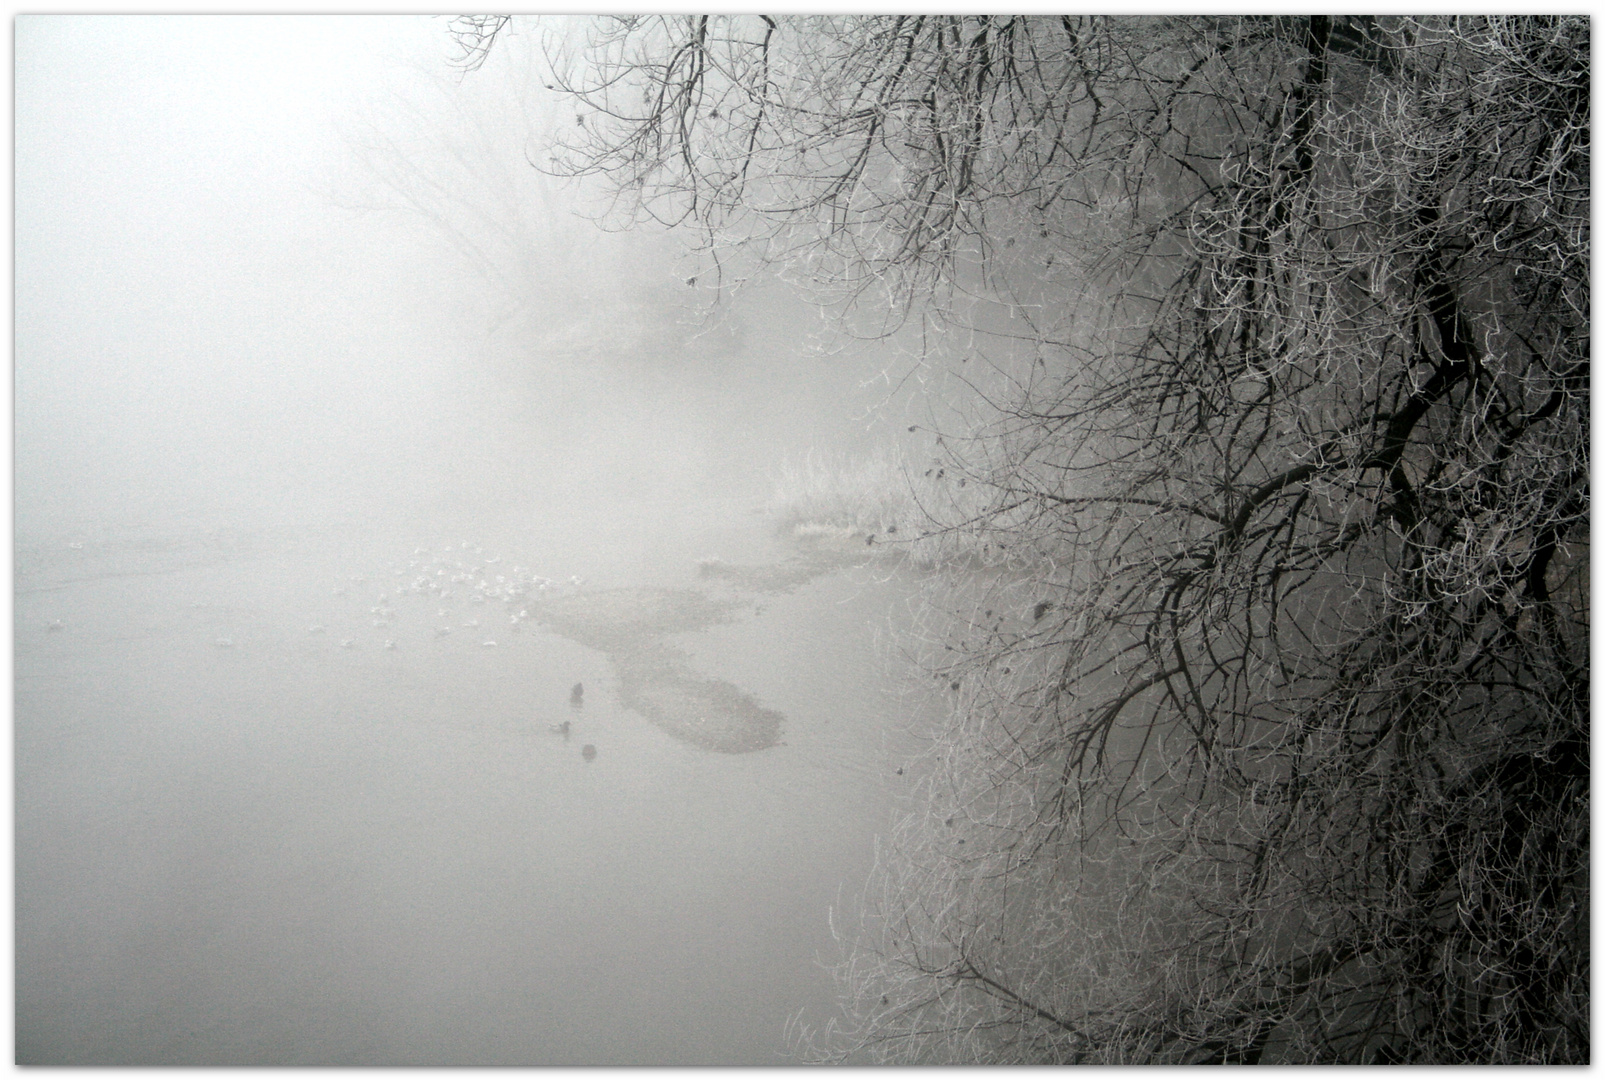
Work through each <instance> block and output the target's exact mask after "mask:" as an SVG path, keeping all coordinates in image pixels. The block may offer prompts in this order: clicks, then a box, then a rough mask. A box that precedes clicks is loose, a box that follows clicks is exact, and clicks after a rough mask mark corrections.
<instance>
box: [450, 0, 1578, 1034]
mask: <svg viewBox="0 0 1605 1080" xmlns="http://www.w3.org/2000/svg"><path fill="white" fill-rule="evenodd" d="M480 27H481V29H482V35H481V37H480V38H479V39H478V40H477V41H473V42H470V44H471V45H473V46H474V47H477V48H481V49H483V48H485V47H488V46H489V43H490V40H491V36H493V35H494V33H495V32H496V30H497V29H499V24H497V25H492V24H484V23H482V24H480ZM462 29H464V27H463V26H459V30H462ZM466 29H468V30H472V27H471V26H470V27H467V28H466ZM582 36H583V40H581V37H580V36H574V35H568V36H554V37H553V38H552V42H551V46H550V49H549V54H550V56H551V59H552V61H553V65H554V68H553V76H552V84H551V85H552V86H553V87H554V88H555V89H556V90H557V91H559V92H560V93H562V94H564V95H566V96H567V98H568V100H569V101H570V103H571V104H572V105H573V107H574V123H573V126H572V127H571V128H569V127H565V129H564V130H565V132H566V134H564V136H563V137H562V138H561V139H560V140H559V142H558V143H557V144H556V145H555V146H554V147H552V148H551V151H550V155H549V157H548V158H547V159H545V160H544V161H543V162H542V163H541V164H542V165H543V167H546V168H549V169H553V170H555V171H558V172H561V173H566V174H569V175H578V176H591V177H595V178H597V179H599V180H600V181H601V182H602V183H603V184H604V185H606V187H607V189H608V190H609V191H610V192H611V193H612V194H613V196H614V203H613V208H614V212H615V214H616V215H617V216H618V217H619V218H622V219H623V220H626V221H640V220H657V221H661V222H666V223H669V224H672V225H681V226H687V227H692V228H695V229H696V230H698V232H699V234H700V236H701V240H702V244H703V246H704V248H705V250H706V251H707V252H708V253H709V255H710V257H716V258H718V259H721V260H727V259H732V258H737V257H740V256H741V255H742V253H748V254H751V255H753V257H754V258H755V259H756V261H758V262H761V263H764V264H768V265H771V266H775V267H778V268H779V269H781V270H783V271H787V272H790V273H792V274H793V275H794V276H800V277H802V278H805V279H806V280H807V281H808V282H809V283H811V284H812V285H813V286H814V287H815V288H816V289H818V290H821V292H820V295H821V296H822V297H823V298H824V299H827V300H830V299H834V300H835V301H837V302H841V303H844V304H847V305H852V304H857V305H859V306H860V307H861V308H864V307H868V308H871V309H874V310H880V311H884V312H887V313H890V314H891V315H892V316H893V317H892V318H891V319H890V320H889V323H888V325H890V324H892V323H895V322H897V321H898V319H900V318H902V317H903V316H905V315H909V314H914V315H917V316H919V317H920V318H922V319H947V320H950V321H955V320H960V319H961V318H962V312H963V311H964V310H965V307H964V303H963V301H964V300H965V299H966V298H968V297H973V296H978V295H983V294H984V295H985V296H986V297H988V298H990V299H991V300H992V301H994V302H995V303H997V304H1001V305H1004V306H1006V307H1007V308H1008V310H1009V313H1010V316H1011V318H1010V320H1009V322H1008V324H1007V328H1006V333H1007V334H1008V335H1009V336H1010V337H1011V338H1012V340H1013V343H1014V344H1015V345H1017V344H1018V343H1019V342H1020V341H1022V340H1023V341H1025V342H1026V343H1028V344H1029V345H1030V346H1031V349H1032V350H1033V359H1032V361H1031V363H1030V364H1029V365H1028V366H1027V368H1026V369H1025V370H1021V371H1011V372H1009V373H1008V381H1007V383H1006V384H1005V392H1001V393H1000V392H998V391H997V389H996V388H995V387H988V388H987V390H986V397H985V401H984V407H985V408H986V410H988V412H987V414H986V422H985V423H984V424H983V425H982V426H980V427H979V428H978V429H977V430H975V431H969V432H950V433H947V435H948V437H946V438H945V439H944V440H943V443H942V446H943V452H944V453H946V454H948V455H949V463H948V468H947V472H948V473H949V474H951V475H952V476H953V477H955V478H963V479H966V480H968V481H969V482H970V483H972V484H979V485H982V488H983V490H984V491H985V492H986V493H987V496H988V501H987V502H986V505H985V510H984V512H983V513H981V514H980V515H979V516H978V517H976V518H974V519H973V520H969V521H966V522H962V523H956V522H936V523H933V528H934V527H955V528H960V527H961V528H965V529H969V530H974V531H977V532H979V533H981V534H983V535H986V536H988V537H989V538H990V539H992V540H994V541H995V542H996V543H997V545H998V546H999V547H1000V548H1001V549H1003V550H1005V551H1009V552H1013V553H1015V554H1016V555H1018V556H1019V561H1018V565H1017V567H1016V568H1015V572H1013V573H1008V574H1003V575H1001V576H995V577H992V578H988V579H986V580H985V581H980V582H978V581H976V580H974V579H973V578H972V579H968V580H964V579H955V583H954V584H953V585H952V586H951V589H952V595H953V596H955V597H964V596H969V597H971V599H970V600H969V601H966V602H967V603H970V604H972V606H973V609H974V611H973V618H970V619H967V620H961V622H962V623H963V628H962V630H961V631H960V632H958V633H956V634H954V635H952V636H942V637H939V638H938V639H937V640H934V641H933V642H932V649H931V657H932V658H931V660H930V667H931V674H932V675H933V676H935V677H936V679H934V680H933V682H935V681H938V680H939V683H940V685H941V686H942V687H944V688H945V689H944V691H943V692H944V693H946V694H947V695H948V696H949V698H950V699H951V701H952V708H951V713H950V721H949V726H948V728H947V730H946V731H945V732H943V733H942V738H941V739H940V740H938V743H937V749H936V750H934V751H933V753H932V754H931V758H930V761H929V762H928V763H927V768H926V770H925V772H924V773H923V783H924V785H925V788H924V790H925V791H926V792H927V798H926V801H925V803H924V809H925V813H924V814H923V815H920V816H916V817H912V818H910V820H909V821H907V822H906V823H905V824H904V826H903V827H902V828H901V830H900V831H899V833H898V835H897V836H896V837H895V838H894V842H893V844H892V845H891V846H890V847H889V849H888V851H887V852H886V853H885V855H884V858H883V861H882V868H881V871H880V873H879V876H878V878H877V887H878V889H879V892H878V893H877V894H876V897H877V907H876V920H875V922H874V924H873V928H872V932H871V933H870V934H869V935H868V936H867V937H866V938H865V939H864V940H862V941H860V942H859V943H858V946H857V949H856V951H855V952H854V954H853V956H852V959H851V961H850V964H849V966H848V976H849V981H850V984H851V986H852V988H853V991H854V994H855V999H854V1000H855V1004H856V1014H855V1015H856V1026H855V1027H854V1028H853V1029H852V1030H849V1031H830V1032H823V1033H815V1038H814V1041H813V1045H814V1046H815V1047H816V1048H817V1049H819V1050H820V1052H821V1053H823V1054H825V1055H826V1056H845V1057H848V1058H851V1059H855V1060H871V1061H887V1062H897V1061H900V1062H913V1061H921V1062H958V1061H974V1062H1010V1061H1088V1062H1092V1061H1122V1062H1205V1061H1214V1062H1259V1061H1272V1060H1286V1061H1347V1062H1420V1063H1428V1062H1432V1063H1448V1062H1517V1061H1553V1062H1578V1061H1586V1060H1587V1059H1588V1057H1589V1027H1588V1023H1589V1021H1588V1013H1589V1008H1588V1007H1589V996H1588V980H1589V955H1588V943H1589V923H1588V905H1589V894H1588V888H1587V884H1588V838H1589V831H1588V822H1589V817H1588V790H1589V768H1588V762H1589V740H1588V726H1587V717H1588V663H1587V648H1588V579H1587V570H1588V553H1589V546H1588V500H1589V488H1588V467H1589V461H1588V450H1587V447H1588V434H1589V426H1588V402H1589V398H1588V375H1589V372H1588V356H1589V353H1588V348H1589V344H1588V342H1589V303H1590V292H1589V270H1588V258H1589V209H1590V204H1589V188H1588V184H1589V157H1590V135H1589V132H1590V124H1591V117H1590V104H1589V59H1590V54H1589V22H1588V19H1587V18H1586V17H1582V16H1561V17H1547V16H1546V17H1539V16H1522V17H1503V16H1475V17H1435V18H1421V19H1416V18H1406V17H1386V18H1371V17H1326V16H1299V17H1243V18H1238V17H1233V18H1210V17H1163V18H1142V19H1139V18H1120V19H1109V18H1090V17H1077V16H1065V17H1057V16H1053V17H1050V16H1030V17H1012V16H956V15H955V16H914V15H904V16H830V17H784V18H773V19H771V18H765V17H735V16H695V17H668V16H653V17H632V18H623V19H605V20H597V21H594V22H592V23H589V24H588V25H587V26H586V28H585V32H584V34H583V35H582ZM997 341H998V342H999V343H1000V344H1002V343H1003V338H1002V337H999V338H998V339H997ZM972 347H973V348H974V349H975V350H976V351H977V352H978V353H979V354H985V352H986V350H987V348H988V346H987V343H986V339H985V338H984V337H982V338H977V339H975V343H974V344H973V346H972ZM967 610H968V609H966V611H967Z"/></svg>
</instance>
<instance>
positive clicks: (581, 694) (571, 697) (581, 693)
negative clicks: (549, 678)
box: [568, 683, 585, 706]
mask: <svg viewBox="0 0 1605 1080" xmlns="http://www.w3.org/2000/svg"><path fill="white" fill-rule="evenodd" d="M568 703H569V704H570V705H574V706H580V705H584V704H585V684H584V683H575V684H574V689H572V690H570V691H569V692H568Z"/></svg>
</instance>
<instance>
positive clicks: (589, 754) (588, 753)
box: [580, 743, 596, 761]
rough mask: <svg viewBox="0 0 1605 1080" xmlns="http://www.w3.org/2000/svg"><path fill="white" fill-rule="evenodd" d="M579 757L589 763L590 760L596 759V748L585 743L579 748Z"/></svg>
mask: <svg viewBox="0 0 1605 1080" xmlns="http://www.w3.org/2000/svg"><path fill="white" fill-rule="evenodd" d="M580 756H581V757H583V758H584V759H585V760H586V761H590V760H591V759H592V758H594V757H596V747H594V746H592V745H591V744H590V743H586V744H585V745H584V746H582V747H580Z"/></svg>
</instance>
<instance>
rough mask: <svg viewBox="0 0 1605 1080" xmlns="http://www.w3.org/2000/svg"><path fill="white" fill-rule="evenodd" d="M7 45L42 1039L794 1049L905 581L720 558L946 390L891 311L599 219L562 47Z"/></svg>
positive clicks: (783, 549) (852, 818)
mask: <svg viewBox="0 0 1605 1080" xmlns="http://www.w3.org/2000/svg"><path fill="white" fill-rule="evenodd" d="M15 34H16V119H15V130H16V162H15V177H16V179H15V201H16V217H15V220H16V226H15V268H16V269H15V274H16V295H15V312H16V316H15V318H16V323H15V406H14V408H15V412H14V416H15V440H14V445H15V466H14V476H15V501H14V506H15V524H14V553H15V582H14V588H15V622H14V632H15V649H14V679H15V688H14V700H15V725H14V727H15V731H14V734H15V738H14V746H15V765H14V769H15V792H16V794H15V813H16V818H15V869H16V892H15V897H16V908H15V910H16V972H15V975H16V1046H17V1051H16V1052H17V1060H18V1062H19V1063H23V1064H56V1065H68V1064H122V1065H135V1064H210V1065H235V1064H278V1065H292V1064H392V1065H401V1064H438V1065H451V1064H464V1065H466V1064H531V1065H533V1064H665V1065H668V1064H749V1065H765V1064H776V1063H780V1062H782V1061H784V1060H786V1058H785V1054H786V1051H787V1047H788V1040H787V1035H786V1031H787V1025H788V1023H793V1022H795V1021H797V1020H798V1019H799V1018H800V1019H801V1021H802V1022H803V1023H805V1024H812V1025H822V1024H823V1023H825V1022H826V1021H827V1020H828V1019H829V1018H830V1017H831V1015H832V1014H833V1010H834V1008H835V1005H834V996H833V995H834V990H835V988H834V985H833V983H832V980H831V976H830V973H829V971H828V970H827V965H828V964H829V963H831V962H833V961H834V960H836V959H838V958H839V954H838V953H837V951H836V950H837V943H836V940H835V938H834V937H833V935H832V932H831V919H832V918H834V919H835V920H836V921H837V924H838V927H840V926H841V925H843V923H844V920H845V921H849V922H850V918H851V912H852V910H853V909H854V896H855V890H857V889H859V888H861V887H862V886H863V884H864V881H865V879H866V877H867V874H868V872H869V868H870V866H871V864H872V860H873V857H874V843H875V838H876V836H877V835H878V834H880V833H883V832H884V831H885V829H886V827H887V822H888V820H889V815H890V814H891V813H892V810H893V800H894V797H895V779H894V778H895V777H896V775H897V773H896V770H897V767H898V762H899V761H900V760H901V758H900V755H901V754H902V753H903V752H904V743H903V742H902V740H903V739H904V738H905V737H904V736H903V735H902V734H901V731H902V726H901V723H900V716H899V705H898V700H897V698H896V697H895V696H893V695H892V694H891V693H890V691H891V690H892V689H893V684H894V683H895V679H894V678H892V677H891V676H890V675H889V674H888V672H887V671H886V670H885V666H884V658H883V656H882V654H881V651H880V650H879V649H878V647H877V642H878V640H879V639H880V638H881V636H882V634H883V631H884V629H885V627H886V625H887V620H888V619H889V618H895V617H896V613H897V612H898V611H900V610H903V609H905V608H906V605H907V604H908V603H909V602H910V601H909V598H910V596H911V595H912V592H913V589H914V586H913V585H912V583H910V582H908V581H905V580H901V579H900V578H899V577H898V575H897V574H895V573H889V572H887V571H885V570H884V569H883V568H882V569H877V568H875V567H854V566H851V565H843V566H841V567H840V568H838V569H836V570H834V571H833V572H831V573H826V574H820V575H815V576H811V577H808V578H807V579H806V580H801V581H800V582H793V583H791V585H789V586H788V587H785V588H780V587H768V586H763V585H761V584H753V585H750V586H743V585H742V584H741V579H735V583H734V584H732V583H729V582H724V583H712V584H710V583H709V582H708V581H707V580H706V578H700V577H699V576H698V561H699V560H707V559H712V558H717V559H721V560H725V561H726V562H727V563H729V564H732V565H742V566H757V567H761V566H768V565H777V564H784V563H785V562H786V560H787V559H789V558H791V557H792V556H793V554H794V553H793V552H792V551H791V550H790V549H789V548H788V546H787V545H786V544H785V543H783V542H782V541H781V540H779V539H778V538H777V537H776V536H775V535H774V530H773V527H772V523H771V522H770V520H769V519H768V518H767V517H766V516H765V514H764V513H763V512H762V511H763V509H764V506H765V500H766V498H767V497H768V494H769V491H770V486H771V482H772V478H773V476H774V475H775V470H776V468H777V467H778V466H779V465H780V463H781V462H782V461H784V460H787V459H788V458H790V459H793V460H794V459H795V458H797V457H798V456H800V455H802V454H805V453H807V452H809V451H810V450H829V451H840V452H863V451H867V450H869V449H871V448H873V447H875V446H877V445H883V444H885V443H886V442H887V440H889V439H890V438H891V437H890V436H889V435H887V434H886V432H887V431H889V430H901V428H902V426H903V424H904V422H905V421H906V419H907V418H906V417H905V416H904V415H903V414H902V413H901V412H900V411H899V410H902V409H904V408H914V407H915V406H914V405H913V404H911V403H910V402H905V401H901V400H899V399H890V400H889V399H888V397H887V393H888V391H887V381H886V379H885V378H884V377H882V376H883V369H884V368H885V367H886V366H887V362H886V360H885V359H884V357H883V356H882V355H881V352H880V351H879V350H878V349H877V348H876V347H873V346H865V347H862V348H857V349H847V350H821V349H820V348H817V347H816V346H818V345H819V344H820V343H821V342H826V341H828V335H824V334H822V333H821V331H822V330H823V329H824V327H823V324H822V323H821V321H820V319H819V317H818V316H817V315H816V314H814V313H812V312H811V311H810V310H809V309H807V308H806V307H805V306H804V305H802V304H800V303H799V302H797V301H796V300H795V299H794V298H792V297H791V296H789V295H788V294H787V293H786V292H785V291H784V290H783V289H781V288H778V287H772V288H769V287H754V288H752V289H751V290H749V291H746V292H743V293H741V294H740V295H739V296H735V297H733V298H731V299H729V300H728V301H727V302H726V303H724V304H723V305H721V306H720V307H719V308H718V309H717V310H716V311H715V314H714V317H712V318H710V317H709V316H708V315H707V313H706V312H705V311H704V310H703V308H702V307H700V306H699V303H698V301H699V298H700V299H703V300H705V299H706V294H705V293H699V292H698V290H696V289H694V288H690V287H688V286H687V285H686V283H685V280H684V278H685V276H686V270H685V264H684V263H683V261H682V260H681V258H680V256H679V254H678V248H677V241H676V240H675V238H673V237H665V236H663V235H661V234H655V233H651V232H645V231H643V232H630V233H624V234H604V233H601V232H598V231H596V230H595V229H594V228H593V226H591V225H590V224H589V223H588V222H585V221H583V220H581V219H579V218H577V217H575V216H574V215H573V214H572V212H571V211H572V210H573V209H574V208H575V207H577V206H579V205H582V204H583V203H584V200H585V195H584V193H583V192H580V191H576V190H574V189H570V188H565V187H562V186H560V185H556V184H552V183H547V182H544V181H542V180H541V179H540V178H539V177H538V176H536V175H535V174H534V173H533V170H530V169H529V167H528V165H527V164H526V163H525V161H524V155H525V153H526V151H527V149H528V137H529V135H530V133H531V132H538V130H539V129H540V125H541V124H543V123H547V122H550V117H549V116H547V115H546V114H545V113H543V112H542V110H543V109H548V108H549V106H548V105H546V104H543V103H542V102H541V101H540V100H539V99H538V98H537V97H536V96H535V95H534V93H533V91H532V90H531V84H530V83H529V80H528V75H529V69H528V68H527V67H523V66H521V64H522V63H523V60H524V59H525V58H526V57H527V55H528V47H529V42H528V41H527V40H515V41H514V42H512V43H510V44H509V45H508V47H507V49H506V50H505V51H506V55H505V57H499V58H495V59H496V62H495V63H493V64H490V65H487V67H486V69H485V70H484V71H483V72H481V73H476V75H474V76H469V77H468V78H467V79H465V80H462V81H461V82H460V83H459V81H458V79H457V77H456V76H455V75H454V74H453V73H452V72H451V70H450V68H449V67H448V66H447V63H446V59H447V57H448V56H449V55H450V53H451V47H450V40H449V38H448V36H447V34H446V29H445V25H444V23H443V22H441V21H439V20H433V19H426V18H396V19H389V18H386V19H380V18H332V17H322V18H300V17H295V18H291V17H271V18H243V17H173V18H146V17H138V18H133V17H79V16H72V17H35V16H22V17H19V18H18V19H17V21H16V29H15ZM760 578H761V575H760V576H759V577H754V578H752V579H751V580H752V581H759V580H760ZM540 604H545V605H546V606H545V607H541V606H539V605H540ZM699 605H700V606H699ZM531 606H534V607H535V608H536V610H535V612H534V613H533V614H530V613H529V610H528V609H529V607H531ZM575 683H580V684H582V685H583V687H584V688H585V689H584V692H583V695H582V696H581V700H580V701H579V702H577V703H575V702H572V701H571V696H572V686H573V684H575ZM677 695H678V696H677ZM698 695H701V696H700V697H699V696H698ZM685 700H691V702H692V705H694V706H696V708H698V709H702V710H703V711H704V712H706V714H707V715H706V716H703V715H702V714H701V713H698V714H697V716H696V717H694V719H695V720H696V722H699V723H700V722H703V721H706V722H707V723H709V724H710V725H714V726H717V725H719V724H724V725H726V727H727V728H728V729H729V730H728V731H727V730H726V729H725V728H721V729H720V731H721V732H724V734H719V733H714V734H709V735H706V736H702V735H698V734H697V733H696V732H695V731H692V730H690V729H688V728H687V727H686V723H688V722H689V721H686V720H685V716H686V715H689V714H686V710H687V709H692V705H685V704H684V701H685ZM677 703H679V704H677ZM677 709H678V710H679V711H678V712H677V711H676V710H677ZM692 711H693V712H695V711H696V710H695V709H692ZM759 720H761V721H762V723H764V724H771V725H772V726H773V728H774V730H773V735H772V737H770V736H765V737H764V738H762V739H759V738H756V737H755V736H751V733H750V730H749V729H741V731H737V730H736V729H737V727H738V726H739V725H740V724H742V723H747V722H749V721H750V722H752V723H757V722H758V721H759ZM564 722H567V724H568V725H569V726H568V727H567V728H564V727H563V726H562V725H563V724H564ZM764 730H765V731H769V728H765V729H764ZM742 732H745V733H746V734H742ZM726 736H728V737H726ZM721 738H724V739H725V741H724V742H720V741H719V740H720V739H721ZM743 738H746V739H747V741H746V742H743V741H742V739H743ZM582 747H588V748H594V756H588V754H587V753H582Z"/></svg>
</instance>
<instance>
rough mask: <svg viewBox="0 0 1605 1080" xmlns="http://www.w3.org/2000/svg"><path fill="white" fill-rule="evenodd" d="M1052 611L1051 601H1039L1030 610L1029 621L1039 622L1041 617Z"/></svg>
mask: <svg viewBox="0 0 1605 1080" xmlns="http://www.w3.org/2000/svg"><path fill="white" fill-rule="evenodd" d="M1051 610H1053V601H1052V600H1039V601H1038V602H1037V606H1036V607H1034V608H1032V609H1031V621H1032V622H1041V621H1042V616H1044V615H1046V614H1047V613H1048V612H1049V611H1051Z"/></svg>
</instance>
